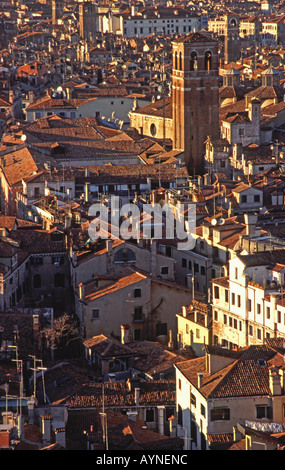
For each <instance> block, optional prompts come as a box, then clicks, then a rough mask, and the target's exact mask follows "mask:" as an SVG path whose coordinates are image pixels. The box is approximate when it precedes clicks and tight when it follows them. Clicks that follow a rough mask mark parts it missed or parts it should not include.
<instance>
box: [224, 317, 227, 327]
mask: <svg viewBox="0 0 285 470" xmlns="http://www.w3.org/2000/svg"><path fill="white" fill-rule="evenodd" d="M226 324H227V315H225V314H224V325H226Z"/></svg>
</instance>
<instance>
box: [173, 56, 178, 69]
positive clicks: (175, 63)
mask: <svg viewBox="0 0 285 470" xmlns="http://www.w3.org/2000/svg"><path fill="white" fill-rule="evenodd" d="M177 66H178V64H177V52H175V54H174V70H177Z"/></svg>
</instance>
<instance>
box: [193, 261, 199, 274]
mask: <svg viewBox="0 0 285 470" xmlns="http://www.w3.org/2000/svg"><path fill="white" fill-rule="evenodd" d="M194 273H199V264H197V263H194Z"/></svg>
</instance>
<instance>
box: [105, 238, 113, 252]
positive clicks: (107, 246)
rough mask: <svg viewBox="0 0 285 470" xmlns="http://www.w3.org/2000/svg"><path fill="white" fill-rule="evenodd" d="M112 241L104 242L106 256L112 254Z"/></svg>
mask: <svg viewBox="0 0 285 470" xmlns="http://www.w3.org/2000/svg"><path fill="white" fill-rule="evenodd" d="M112 246H113V240H106V248H107V252H108V254H110V253H112Z"/></svg>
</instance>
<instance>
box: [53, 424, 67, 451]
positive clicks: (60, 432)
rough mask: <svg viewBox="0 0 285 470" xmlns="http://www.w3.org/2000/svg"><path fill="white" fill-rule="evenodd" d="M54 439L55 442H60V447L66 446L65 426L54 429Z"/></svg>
mask: <svg viewBox="0 0 285 470" xmlns="http://www.w3.org/2000/svg"><path fill="white" fill-rule="evenodd" d="M55 440H56V443H57V444H60V445H61V446H62V447H66V439H65V428H56V429H55Z"/></svg>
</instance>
